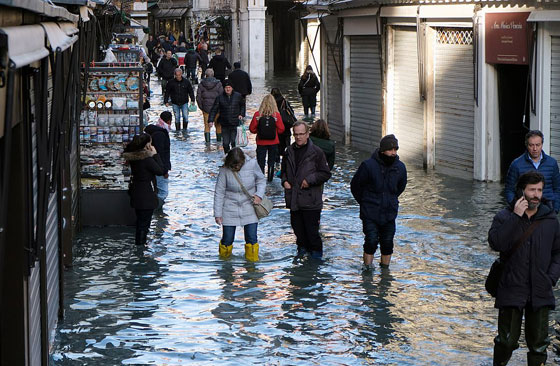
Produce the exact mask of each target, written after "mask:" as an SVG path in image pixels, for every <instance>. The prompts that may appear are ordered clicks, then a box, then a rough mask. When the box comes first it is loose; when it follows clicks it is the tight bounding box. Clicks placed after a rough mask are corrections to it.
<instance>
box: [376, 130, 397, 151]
mask: <svg viewBox="0 0 560 366" xmlns="http://www.w3.org/2000/svg"><path fill="white" fill-rule="evenodd" d="M392 149H397V150H398V149H399V140H397V138H396V137H395V135H393V134H391V135H387V136H384V137H383V138H382V139H381V141H380V142H379V151H380V152H383V151H387V150H392Z"/></svg>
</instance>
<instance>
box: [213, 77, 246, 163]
mask: <svg viewBox="0 0 560 366" xmlns="http://www.w3.org/2000/svg"><path fill="white" fill-rule="evenodd" d="M245 108H246V106H245V99H243V96H242V95H241V94H239V93H238V92H236V91H234V90H233V87H232V86H231V83H230V82H229V81H227V80H226V81H225V82H224V92H223V93H222V94H220V95H218V96H217V97H216V100H215V101H214V105H212V109H211V110H210V114H209V116H208V125H209V127H212V124H213V123H214V121H215V120H216V119H217V121H216V122H219V123H220V125H221V126H222V140H223V141H222V146H223V147H224V153H226V154H227V153H228V152H229V150H231V149H232V148H234V147H235V139H236V138H237V126H239V125H240V124H242V123H243V118H244V117H245ZM218 116H219V117H218Z"/></svg>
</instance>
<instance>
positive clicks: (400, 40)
mask: <svg viewBox="0 0 560 366" xmlns="http://www.w3.org/2000/svg"><path fill="white" fill-rule="evenodd" d="M393 42H394V44H393V49H394V57H393V65H394V86H393V90H394V92H393V124H394V132H395V136H396V137H397V139H398V140H399V157H400V158H401V160H403V161H404V162H405V163H407V164H411V165H418V166H422V165H423V162H424V135H425V134H424V105H423V103H422V101H421V100H420V96H419V92H418V90H419V78H418V49H417V44H416V31H415V30H408V29H406V28H397V29H395V33H394V37H393Z"/></svg>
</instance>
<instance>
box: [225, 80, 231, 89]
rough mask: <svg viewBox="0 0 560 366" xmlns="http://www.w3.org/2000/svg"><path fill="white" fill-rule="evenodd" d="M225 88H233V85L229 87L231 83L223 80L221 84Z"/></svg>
mask: <svg viewBox="0 0 560 366" xmlns="http://www.w3.org/2000/svg"><path fill="white" fill-rule="evenodd" d="M226 86H231V87H233V85H231V81H229V80H227V79H226V80H224V82H223V87H224V88H225V87H226Z"/></svg>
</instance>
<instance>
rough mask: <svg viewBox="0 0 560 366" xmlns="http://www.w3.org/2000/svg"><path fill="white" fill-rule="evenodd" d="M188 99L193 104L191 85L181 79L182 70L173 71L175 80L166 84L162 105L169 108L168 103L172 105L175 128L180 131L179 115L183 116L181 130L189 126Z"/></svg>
mask: <svg viewBox="0 0 560 366" xmlns="http://www.w3.org/2000/svg"><path fill="white" fill-rule="evenodd" d="M189 97H190V100H191V103H192V104H194V100H195V99H194V90H193V87H192V85H191V83H190V82H189V81H188V80H187V79H186V78H184V77H183V70H181V69H179V68H177V69H175V78H174V79H173V80H171V81H169V82H168V83H167V87H166V88H165V95H164V97H163V103H165V105H166V106H168V107H169V101H170V100H171V104H172V105H173V114H174V115H175V128H176V129H177V131H179V130H180V129H181V114H182V115H183V129H184V130H185V131H186V130H187V127H188V126H189Z"/></svg>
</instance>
